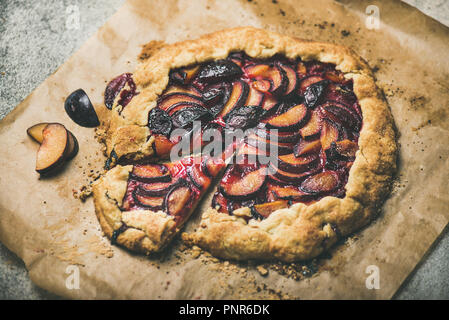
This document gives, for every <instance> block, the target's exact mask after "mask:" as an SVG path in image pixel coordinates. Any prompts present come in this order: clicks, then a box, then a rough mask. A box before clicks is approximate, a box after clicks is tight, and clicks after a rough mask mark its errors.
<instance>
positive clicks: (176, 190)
mask: <svg viewBox="0 0 449 320" xmlns="http://www.w3.org/2000/svg"><path fill="white" fill-rule="evenodd" d="M191 200H192V190H191V189H190V188H189V186H188V185H187V184H182V183H181V184H179V185H176V186H174V187H173V188H172V189H171V190H170V191H169V193H167V196H166V197H165V208H166V210H167V214H168V215H171V216H176V215H180V214H181V212H182V211H183V210H185V208H187V207H188V205H189V203H190V202H191Z"/></svg>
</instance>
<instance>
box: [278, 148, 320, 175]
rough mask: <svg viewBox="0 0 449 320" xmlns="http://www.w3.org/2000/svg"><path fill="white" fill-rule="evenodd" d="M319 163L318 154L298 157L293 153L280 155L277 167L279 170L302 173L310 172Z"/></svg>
mask: <svg viewBox="0 0 449 320" xmlns="http://www.w3.org/2000/svg"><path fill="white" fill-rule="evenodd" d="M317 162H319V157H318V155H317V154H307V155H302V156H299V157H296V156H295V155H294V154H293V153H290V154H286V155H280V156H279V157H278V164H277V166H278V167H279V169H281V170H284V171H286V172H291V173H301V172H304V171H307V170H309V169H310V168H312V167H313V166H315V165H316V163H317Z"/></svg>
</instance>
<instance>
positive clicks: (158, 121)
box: [148, 108, 173, 136]
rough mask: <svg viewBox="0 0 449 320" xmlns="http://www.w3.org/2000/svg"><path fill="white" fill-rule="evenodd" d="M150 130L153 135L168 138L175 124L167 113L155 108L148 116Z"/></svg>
mask: <svg viewBox="0 0 449 320" xmlns="http://www.w3.org/2000/svg"><path fill="white" fill-rule="evenodd" d="M148 128H149V129H150V130H151V132H152V133H159V134H163V135H164V136H168V135H169V134H170V132H171V130H172V128H173V122H172V119H171V117H170V116H169V115H168V113H167V112H165V111H164V110H162V109H159V108H154V109H152V110H151V111H150V113H149V115H148Z"/></svg>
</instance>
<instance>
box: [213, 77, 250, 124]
mask: <svg viewBox="0 0 449 320" xmlns="http://www.w3.org/2000/svg"><path fill="white" fill-rule="evenodd" d="M248 93H249V86H248V84H247V83H246V82H244V81H241V80H239V81H236V82H234V83H233V85H232V91H231V96H230V97H229V99H228V101H227V102H226V104H225V105H224V107H223V110H221V112H220V113H219V115H220V116H222V117H224V116H226V115H227V114H228V113H229V112H231V111H232V110H233V109H234V108H238V107H241V106H243V104H244V103H245V101H246V98H247V97H248Z"/></svg>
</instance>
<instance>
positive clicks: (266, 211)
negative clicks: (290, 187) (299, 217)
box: [251, 200, 288, 220]
mask: <svg viewBox="0 0 449 320" xmlns="http://www.w3.org/2000/svg"><path fill="white" fill-rule="evenodd" d="M287 207H288V201H287V200H278V201H273V202H267V203H263V204H256V205H254V206H252V207H251V214H252V216H253V217H254V218H255V219H256V220H259V219H260V218H259V217H262V218H263V219H266V218H268V217H269V216H270V215H271V214H272V213H273V212H275V211H276V210H279V209H283V208H287Z"/></svg>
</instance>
